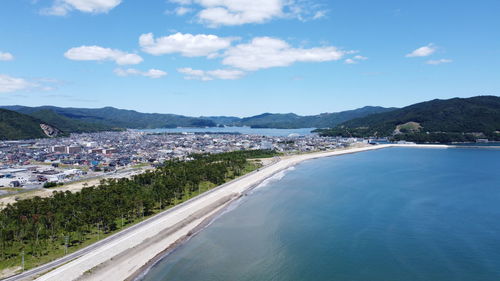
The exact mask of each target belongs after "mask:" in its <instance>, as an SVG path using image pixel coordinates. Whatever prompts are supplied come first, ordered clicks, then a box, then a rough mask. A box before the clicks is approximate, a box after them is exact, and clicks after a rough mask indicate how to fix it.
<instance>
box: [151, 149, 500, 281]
mask: <svg viewBox="0 0 500 281" xmlns="http://www.w3.org/2000/svg"><path fill="white" fill-rule="evenodd" d="M144 280H182V281H185V280H190V281H195V280H204V281H211V280H213V281H215V280H217V281H226V280H227V281H230V280H249V281H250V280H251V281H261V280H287V281H294V280H340V281H377V280H380V281H391V280H395V281H403V280H404V281H406V280H426V281H428V280H437V281H448V280H450V281H451V280H453V281H456V280H463V281H486V280H488V281H489V280H491V281H497V280H500V150H493V149H410V148H391V149H383V150H378V151H371V152H363V153H358V154H350V155H343V156H339V157H332V158H323V159H318V160H312V161H308V162H304V163H302V164H300V165H297V166H296V167H295V168H294V169H293V170H290V171H288V172H286V173H285V174H284V176H283V177H282V178H281V180H279V181H278V180H277V181H273V182H270V183H268V184H266V185H264V186H262V187H259V188H258V189H256V190H255V191H254V192H253V193H251V194H250V195H248V196H246V197H245V198H244V199H243V200H242V201H241V202H239V205H238V206H237V207H236V208H233V209H232V210H230V211H228V212H227V213H225V214H224V215H222V216H221V217H220V218H218V219H217V220H215V221H214V222H213V223H212V224H211V225H210V226H209V227H207V228H206V229H205V230H203V231H202V232H201V233H199V234H198V235H197V236H195V237H193V238H192V239H191V240H190V241H188V242H187V243H185V244H184V245H182V246H181V247H179V248H178V249H177V250H175V251H174V252H173V253H171V254H170V255H168V256H167V257H166V258H164V259H163V260H162V261H160V262H159V263H158V264H157V265H156V266H154V267H153V268H152V269H151V270H150V271H149V273H148V274H147V275H146V276H145V277H144Z"/></svg>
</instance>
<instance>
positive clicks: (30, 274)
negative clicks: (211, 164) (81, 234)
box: [1, 157, 281, 281]
mask: <svg viewBox="0 0 500 281" xmlns="http://www.w3.org/2000/svg"><path fill="white" fill-rule="evenodd" d="M280 160H281V159H280V158H279V157H273V160H272V161H271V162H270V163H268V164H267V165H265V166H263V167H261V168H259V169H257V170H255V171H252V172H250V173H248V174H246V175H243V176H241V177H239V178H236V179H234V180H232V181H229V182H227V183H224V184H222V185H219V186H217V187H215V188H212V189H211V190H209V191H206V192H204V193H202V194H200V195H198V196H196V197H193V198H191V199H189V200H187V201H185V202H183V203H181V204H179V205H176V206H174V207H172V208H170V209H168V210H166V211H163V212H161V213H159V214H157V215H155V216H153V217H151V218H149V219H146V220H144V221H142V222H139V223H137V224H135V225H132V226H130V227H128V228H126V229H124V230H122V231H120V232H117V233H115V234H113V235H111V236H109V237H107V238H104V239H102V240H100V241H98V242H96V243H94V244H92V245H89V246H87V247H85V248H82V249H80V250H78V251H76V252H74V253H71V254H68V255H66V256H64V257H61V258H59V259H57V260H54V261H51V262H49V263H46V264H44V265H41V266H39V267H36V268H33V269H30V270H28V271H25V272H23V273H20V274H17V275H14V276H11V277H7V278H5V279H1V280H2V281H20V280H26V279H32V278H36V277H37V276H39V275H41V274H43V273H44V272H47V271H49V270H52V269H54V268H56V267H59V266H61V265H63V264H65V263H68V262H70V261H72V260H74V259H77V258H79V257H81V256H83V255H85V254H87V253H90V252H92V251H94V250H95V249H97V248H99V247H104V246H106V245H107V244H109V243H111V242H113V241H115V240H118V239H120V238H121V237H123V236H125V235H127V234H129V233H131V232H133V231H135V230H136V229H138V228H141V227H144V226H146V225H148V224H151V223H154V222H156V221H158V220H161V219H162V218H163V217H164V216H167V215H169V214H170V213H172V212H174V211H176V210H177V209H180V208H182V207H184V206H185V205H189V204H191V203H193V202H195V201H197V200H200V199H202V198H203V197H205V196H207V195H209V194H211V193H213V192H215V191H217V190H219V189H222V188H223V187H225V186H227V185H230V184H233V183H235V182H238V181H241V180H243V179H245V178H247V177H249V176H251V175H253V174H255V173H257V172H258V171H259V170H260V169H262V168H267V167H270V166H272V165H275V164H276V163H278V162H279V161H280Z"/></svg>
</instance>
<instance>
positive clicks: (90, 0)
mask: <svg viewBox="0 0 500 281" xmlns="http://www.w3.org/2000/svg"><path fill="white" fill-rule="evenodd" d="M120 3H121V0H54V4H53V5H52V7H50V8H47V9H44V10H42V13H43V14H46V15H53V16H64V15H67V14H68V13H69V12H71V11H73V10H78V11H81V12H84V13H92V14H99V13H107V12H109V11H110V10H111V9H113V8H115V7H116V6H118V5H120Z"/></svg>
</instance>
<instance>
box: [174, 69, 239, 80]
mask: <svg viewBox="0 0 500 281" xmlns="http://www.w3.org/2000/svg"><path fill="white" fill-rule="evenodd" d="M177 71H178V72H180V73H182V74H185V75H186V76H185V77H184V79H187V80H201V81H210V80H214V79H222V80H236V79H240V78H242V77H243V76H245V72H243V71H241V70H236V69H216V70H209V71H205V70H198V69H192V68H190V67H185V68H179V69H177Z"/></svg>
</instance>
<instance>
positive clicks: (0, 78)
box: [0, 74, 60, 93]
mask: <svg viewBox="0 0 500 281" xmlns="http://www.w3.org/2000/svg"><path fill="white" fill-rule="evenodd" d="M59 83H60V81H58V80H54V79H48V78H38V79H31V80H28V79H24V78H19V77H13V76H9V75H6V74H0V93H11V92H17V91H28V90H38V91H51V90H54V89H56V85H55V84H59Z"/></svg>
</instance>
